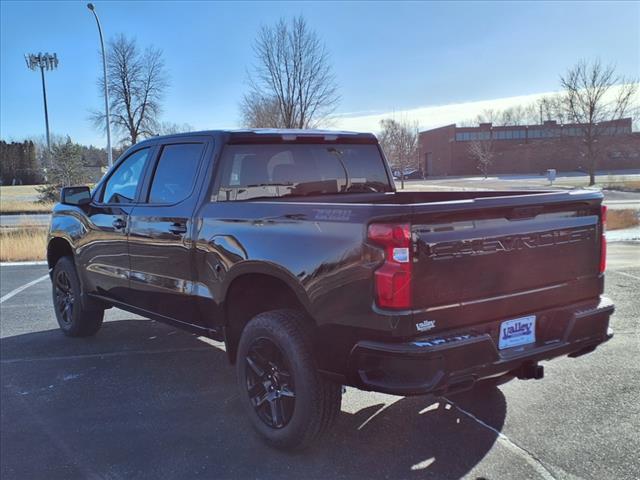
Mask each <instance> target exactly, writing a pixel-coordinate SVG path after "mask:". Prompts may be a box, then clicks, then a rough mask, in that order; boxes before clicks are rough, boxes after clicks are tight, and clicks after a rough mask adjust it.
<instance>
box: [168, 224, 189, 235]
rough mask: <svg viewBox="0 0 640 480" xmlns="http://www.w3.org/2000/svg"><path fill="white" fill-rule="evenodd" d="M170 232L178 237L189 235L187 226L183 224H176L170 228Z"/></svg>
mask: <svg viewBox="0 0 640 480" xmlns="http://www.w3.org/2000/svg"><path fill="white" fill-rule="evenodd" d="M169 231H170V232H171V233H174V234H176V235H184V234H185V233H187V224H186V223H182V222H174V223H172V224H171V226H170V227H169Z"/></svg>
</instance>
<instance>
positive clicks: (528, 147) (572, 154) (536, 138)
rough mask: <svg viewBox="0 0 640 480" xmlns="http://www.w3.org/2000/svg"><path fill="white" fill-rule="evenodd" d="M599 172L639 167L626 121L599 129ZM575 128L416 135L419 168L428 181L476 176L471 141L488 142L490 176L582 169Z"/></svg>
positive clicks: (444, 130) (638, 141)
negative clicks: (440, 177)
mask: <svg viewBox="0 0 640 480" xmlns="http://www.w3.org/2000/svg"><path fill="white" fill-rule="evenodd" d="M600 126H604V127H605V129H604V132H603V135H602V136H601V137H599V142H601V147H600V148H599V150H600V152H601V154H600V158H599V161H598V170H604V171H606V170H621V169H637V168H640V132H632V124H631V119H630V118H625V119H622V120H617V121H614V122H608V123H606V124H601V125H600ZM582 141H583V140H582V129H581V128H580V125H578V124H566V125H559V124H557V123H556V122H554V121H548V122H544V124H542V125H528V126H509V127H494V126H492V125H491V123H481V124H480V125H479V126H477V127H456V125H455V124H454V125H447V126H445V127H440V128H435V129H433V130H427V131H424V132H420V163H421V165H422V168H423V172H425V174H426V175H427V176H445V175H478V174H479V173H480V171H479V169H478V162H477V160H476V159H475V158H473V156H472V155H471V154H470V153H469V147H470V145H471V143H472V142H487V143H489V142H490V145H491V150H492V151H493V152H494V157H493V163H492V165H491V166H490V167H489V173H490V174H501V173H542V172H544V171H546V170H547V169H548V168H555V169H556V170H558V171H576V170H586V168H587V161H586V159H585V157H584V153H583V152H584V146H583V145H582Z"/></svg>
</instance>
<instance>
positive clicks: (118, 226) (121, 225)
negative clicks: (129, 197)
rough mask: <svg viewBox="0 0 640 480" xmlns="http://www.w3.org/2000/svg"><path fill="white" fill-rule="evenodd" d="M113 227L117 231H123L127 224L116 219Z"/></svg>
mask: <svg viewBox="0 0 640 480" xmlns="http://www.w3.org/2000/svg"><path fill="white" fill-rule="evenodd" d="M112 225H113V228H115V229H117V230H121V229H123V228H124V227H126V226H127V222H125V221H124V220H123V219H121V218H116V219H115V220H114V221H113V223H112Z"/></svg>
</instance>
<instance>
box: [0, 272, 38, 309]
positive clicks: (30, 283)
mask: <svg viewBox="0 0 640 480" xmlns="http://www.w3.org/2000/svg"><path fill="white" fill-rule="evenodd" d="M45 278H49V274H48V273H47V274H46V275H43V276H41V277H40V278H36V279H35V280H33V281H31V282H29V283H26V284H24V285H22V286H21V287H18V288H16V289H15V290H11V291H10V292H9V293H7V294H6V295H5V296H4V297H2V298H0V303H3V302H6V301H7V300H9V299H10V298H12V297H15V296H16V295H17V294H19V293H20V292H22V291H23V290H26V289H27V288H29V287H31V286H33V285H35V284H36V283H39V282H41V281H42V280H44V279H45Z"/></svg>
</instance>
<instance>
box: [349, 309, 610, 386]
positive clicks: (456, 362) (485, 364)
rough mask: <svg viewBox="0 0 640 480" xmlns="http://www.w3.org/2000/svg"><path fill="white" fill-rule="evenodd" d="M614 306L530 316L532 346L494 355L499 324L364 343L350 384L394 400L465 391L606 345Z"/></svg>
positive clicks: (356, 351) (355, 355)
mask: <svg viewBox="0 0 640 480" xmlns="http://www.w3.org/2000/svg"><path fill="white" fill-rule="evenodd" d="M613 311H614V306H613V303H612V302H611V301H610V300H609V299H608V298H606V297H600V299H599V301H595V302H594V301H592V302H584V303H579V304H574V305H570V306H565V307H562V308H556V309H550V310H545V311H540V312H532V314H535V315H536V317H537V319H538V321H537V322H536V323H537V324H536V340H537V341H536V343H533V344H530V345H524V346H520V347H513V348H508V349H504V350H498V347H497V344H498V341H497V339H498V335H499V328H500V323H501V322H500V321H496V322H490V323H487V324H482V325H476V326H474V327H470V328H467V329H461V330H456V331H451V332H440V333H439V334H434V335H429V336H421V337H418V338H413V339H411V340H410V341H406V342H402V343H397V342H379V341H369V340H363V341H360V342H358V343H356V345H355V346H354V347H353V349H352V350H351V353H350V356H349V376H350V379H351V383H352V384H354V385H355V386H356V387H358V388H361V389H363V390H373V391H378V392H384V393H391V394H396V395H422V394H426V393H435V394H439V395H441V394H445V393H447V392H452V391H460V390H466V389H468V388H471V387H473V385H474V384H475V383H476V382H477V381H479V380H482V379H484V378H489V377H494V376H498V375H501V374H505V373H508V372H514V371H516V370H518V369H519V368H520V367H522V366H526V365H531V364H535V363H536V362H539V361H541V360H549V359H552V358H555V357H559V356H563V355H569V356H572V357H577V356H580V355H583V354H585V353H589V352H591V351H593V350H594V349H595V348H596V347H597V346H598V345H600V344H601V343H604V342H606V341H607V340H609V339H610V338H611V337H612V336H613V333H612V331H611V330H610V329H609V317H610V316H611V314H612V313H613Z"/></svg>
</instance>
